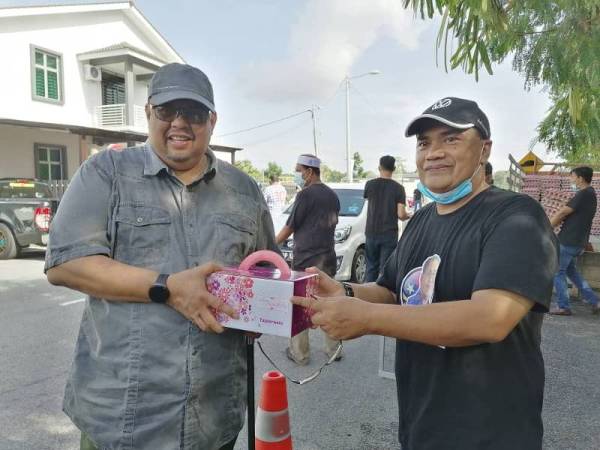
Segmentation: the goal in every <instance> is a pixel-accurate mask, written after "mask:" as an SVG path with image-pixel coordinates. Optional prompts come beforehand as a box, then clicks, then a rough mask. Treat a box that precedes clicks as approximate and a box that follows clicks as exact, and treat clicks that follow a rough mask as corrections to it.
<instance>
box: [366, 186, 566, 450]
mask: <svg viewBox="0 0 600 450" xmlns="http://www.w3.org/2000/svg"><path fill="white" fill-rule="evenodd" d="M436 254H437V255H439V257H440V258H441V262H440V265H439V268H438V272H437V278H436V281H435V288H434V294H433V302H442V301H452V300H465V299H470V298H471V296H472V293H473V292H474V291H477V290H484V289H502V290H507V291H511V292H515V293H517V294H520V295H522V296H524V297H527V298H528V299H530V300H532V301H533V302H535V305H534V307H533V310H532V312H530V313H528V314H527V316H526V317H525V318H523V320H521V322H520V323H519V324H518V325H517V326H516V328H515V329H514V330H513V331H512V332H511V333H510V334H509V335H508V336H507V338H506V339H504V340H503V341H502V342H499V343H495V344H481V345H474V346H470V347H462V348H446V349H442V348H440V347H437V346H430V345H425V344H420V343H415V342H408V341H402V340H398V341H397V342H396V380H397V388H398V404H399V415H400V417H399V423H400V426H399V436H400V442H401V443H402V448H403V450H438V449H457V450H481V449H486V450H507V449H510V450H535V449H541V445H542V433H543V427H542V418H541V412H542V400H543V392H544V361H543V359H542V353H541V350H540V339H541V325H542V318H543V315H542V314H541V313H540V312H543V311H547V308H548V306H549V303H550V296H551V294H552V280H553V277H554V274H555V272H556V270H557V264H558V263H557V261H558V246H557V241H556V237H555V235H554V233H553V232H552V228H551V226H550V222H549V221H548V218H547V217H546V215H545V214H544V211H543V210H542V208H541V206H540V205H539V204H538V203H537V202H536V201H535V200H533V199H531V198H529V197H527V196H524V195H520V194H514V193H512V192H508V191H504V190H501V189H498V188H495V187H491V188H489V189H487V190H485V191H484V192H482V193H480V194H479V195H478V196H477V197H475V198H474V199H473V200H471V201H470V202H469V203H467V204H466V205H465V206H463V207H462V208H460V209H459V210H457V211H455V212H453V213H451V214H447V215H439V214H438V213H437V210H436V206H435V203H430V204H429V205H427V206H425V207H424V208H422V209H420V210H419V211H418V212H417V213H416V214H415V215H414V216H413V218H412V220H411V221H410V222H409V223H408V225H407V227H406V228H405V230H404V231H403V233H402V237H401V239H400V241H399V243H398V247H397V248H396V250H395V252H394V254H392V256H391V257H390V259H389V260H388V263H387V264H386V267H385V268H384V272H383V274H382V275H381V277H380V278H379V279H378V280H377V283H378V284H380V285H382V286H385V287H386V288H388V289H390V290H391V291H393V292H395V293H396V294H397V295H398V298H400V294H401V292H400V286H401V283H402V280H403V278H404V277H405V275H407V274H408V272H410V271H411V270H412V269H415V268H419V267H420V266H422V265H423V262H424V260H425V259H426V258H428V257H430V256H432V255H436ZM417 270H418V269H417ZM408 278H410V277H408ZM409 292H412V290H411V291H409ZM405 307H418V306H405Z"/></svg>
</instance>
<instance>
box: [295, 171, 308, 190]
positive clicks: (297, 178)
mask: <svg viewBox="0 0 600 450" xmlns="http://www.w3.org/2000/svg"><path fill="white" fill-rule="evenodd" d="M294 183H296V185H297V186H300V187H301V188H303V187H304V185H305V184H306V182H305V181H304V178H302V172H295V173H294Z"/></svg>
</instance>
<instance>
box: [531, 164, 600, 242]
mask: <svg viewBox="0 0 600 450" xmlns="http://www.w3.org/2000/svg"><path fill="white" fill-rule="evenodd" d="M592 186H593V187H594V189H595V190H596V193H598V195H600V173H598V174H594V178H593V179H592ZM521 192H522V193H524V194H527V195H529V196H531V197H533V198H534V199H536V200H537V201H538V202H540V203H541V204H542V207H543V208H544V211H546V214H547V215H548V217H552V215H553V214H555V213H556V212H557V211H558V210H559V209H560V208H561V207H562V206H564V205H566V204H567V203H568V201H569V200H570V199H571V198H572V197H573V195H575V193H574V192H573V191H572V190H571V179H570V177H569V174H564V173H562V174H561V173H557V174H531V175H526V176H525V177H524V178H523V189H522V190H521ZM599 200H600V199H599ZM598 205H599V208H598V209H600V201H599V204H598ZM591 234H592V235H593V236H600V213H599V212H598V211H596V216H595V217H594V222H593V223H592V230H591Z"/></svg>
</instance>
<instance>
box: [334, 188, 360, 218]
mask: <svg viewBox="0 0 600 450" xmlns="http://www.w3.org/2000/svg"><path fill="white" fill-rule="evenodd" d="M334 191H335V193H336V194H337V196H338V198H339V199H340V216H347V217H357V216H359V215H360V213H361V211H362V209H363V206H364V204H365V199H364V198H363V191H362V189H334Z"/></svg>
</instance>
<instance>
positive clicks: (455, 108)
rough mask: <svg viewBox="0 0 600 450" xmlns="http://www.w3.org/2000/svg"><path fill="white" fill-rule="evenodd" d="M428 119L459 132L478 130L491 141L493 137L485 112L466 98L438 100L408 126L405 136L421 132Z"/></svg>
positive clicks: (484, 137)
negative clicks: (471, 129)
mask: <svg viewBox="0 0 600 450" xmlns="http://www.w3.org/2000/svg"><path fill="white" fill-rule="evenodd" d="M427 119H429V120H435V121H437V122H440V123H443V124H444V125H448V126H449V127H452V128H458V129H459V130H467V129H469V128H476V129H477V130H479V132H480V133H481V137H482V138H483V139H489V138H490V137H491V135H492V133H491V130H490V122H489V121H488V118H487V116H486V115H485V114H484V112H483V111H482V110H481V109H479V106H478V105H477V103H475V102H474V101H472V100H465V99H464V98H457V97H445V98H443V99H441V100H438V101H437V102H435V103H434V104H433V105H431V106H430V107H429V108H427V109H426V110H425V111H423V114H421V115H420V116H418V117H416V118H414V119H413V120H412V121H411V122H410V123H409V124H408V126H407V127H406V132H405V133H404V134H405V136H406V137H409V136H413V135H415V134H417V133H418V132H419V131H421V125H422V123H423V121H424V120H427Z"/></svg>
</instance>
